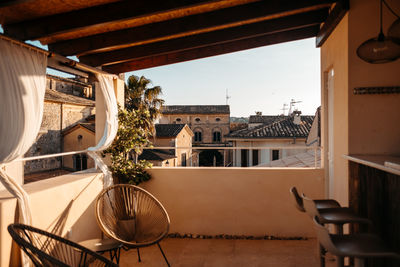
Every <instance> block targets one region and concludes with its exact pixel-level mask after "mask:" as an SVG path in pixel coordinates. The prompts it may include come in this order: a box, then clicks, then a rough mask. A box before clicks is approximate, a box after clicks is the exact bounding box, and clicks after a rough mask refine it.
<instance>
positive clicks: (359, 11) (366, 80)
mask: <svg viewBox="0 0 400 267" xmlns="http://www.w3.org/2000/svg"><path fill="white" fill-rule="evenodd" d="M388 3H389V4H390V5H391V7H392V8H393V9H394V10H395V11H400V1H388ZM383 12H384V13H383V19H384V20H383V30H384V32H385V33H386V32H387V29H388V28H389V26H390V25H391V24H392V23H393V21H394V20H395V19H396V18H395V17H394V16H393V15H392V14H391V13H390V12H389V11H388V10H387V9H386V8H385V6H384V7H383ZM378 31H379V1H365V0H353V1H351V9H350V12H349V40H350V42H349V153H351V154H392V155H393V154H397V155H398V154H399V153H400V138H399V136H400V125H399V121H400V94H387V95H354V94H353V93H352V90H353V88H355V87H362V86H379V87H380V86H399V85H400V60H397V61H394V62H391V63H386V64H369V63H366V62H364V61H362V60H361V59H360V58H358V56H357V55H356V50H357V47H358V46H359V45H360V44H361V43H362V42H364V41H366V40H368V39H370V38H372V37H376V36H377V35H378Z"/></svg>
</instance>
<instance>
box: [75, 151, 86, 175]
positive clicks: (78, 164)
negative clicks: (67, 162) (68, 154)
mask: <svg viewBox="0 0 400 267" xmlns="http://www.w3.org/2000/svg"><path fill="white" fill-rule="evenodd" d="M72 160H73V167H74V170H75V171H81V170H86V169H87V168H88V167H87V156H86V155H73V156H72Z"/></svg>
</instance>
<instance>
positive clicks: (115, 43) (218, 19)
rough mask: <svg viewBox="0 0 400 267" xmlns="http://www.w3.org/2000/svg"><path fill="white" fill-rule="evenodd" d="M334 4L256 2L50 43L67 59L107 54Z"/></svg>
mask: <svg viewBox="0 0 400 267" xmlns="http://www.w3.org/2000/svg"><path fill="white" fill-rule="evenodd" d="M332 2H334V1H333V0H271V1H262V2H255V3H250V4H247V5H241V6H237V7H231V8H226V9H222V10H217V11H213V12H209V13H204V14H198V15H192V16H188V17H184V18H179V19H173V20H170V21H165V22H158V23H153V24H149V25H143V26H139V27H134V28H130V29H125V30H119V31H113V32H108V33H103V34H97V35H93V36H87V37H83V38H78V39H75V40H69V41H63V42H57V43H53V44H49V49H50V50H51V51H54V52H56V53H59V54H61V55H65V56H70V55H83V54H88V53H96V52H104V51H107V50H115V49H121V48H125V47H129V46H134V45H140V44H145V43H151V42H157V41H162V40H167V39H173V38H180V37H184V36H189V35H194V34H199V33H204V32H209V31H214V30H220V29H223V28H228V27H235V26H239V25H244V24H248V23H254V22H259V21H263V20H269V19H275V18H278V17H284V16H289V15H294V14H298V13H304V12H309V11H312V10H317V9H321V8H326V7H329V6H330V5H331V3H332Z"/></svg>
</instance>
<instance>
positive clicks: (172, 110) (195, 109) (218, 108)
mask: <svg viewBox="0 0 400 267" xmlns="http://www.w3.org/2000/svg"><path fill="white" fill-rule="evenodd" d="M162 114H230V110H229V105H194V106H193V105H181V106H163V107H162Z"/></svg>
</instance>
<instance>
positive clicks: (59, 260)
mask: <svg viewBox="0 0 400 267" xmlns="http://www.w3.org/2000/svg"><path fill="white" fill-rule="evenodd" d="M7 229H8V232H9V233H10V235H11V237H12V238H13V240H14V241H15V242H16V243H17V244H18V246H19V247H20V248H21V249H22V250H23V251H24V252H25V253H26V254H27V255H28V256H29V258H30V259H31V260H32V262H33V264H34V265H35V266H60V267H68V266H73V267H75V266H79V267H81V266H89V265H90V266H106V267H117V266H118V265H117V264H115V263H113V262H111V261H110V260H108V259H106V258H104V257H103V256H101V255H99V254H97V253H95V252H94V251H91V250H89V249H87V248H85V247H83V246H81V245H79V244H77V243H75V242H72V241H70V240H68V239H65V238H62V237H60V236H57V235H54V234H52V233H49V232H46V231H43V230H40V229H38V228H35V227H32V226H29V225H24V224H18V223H15V224H10V225H9V226H8V228H7ZM39 237H42V238H45V241H43V246H42V247H41V248H39V247H38V244H35V243H37V241H35V240H38V238H39ZM52 242H53V243H52ZM50 244H52V245H53V246H52V251H53V252H55V251H57V253H53V254H52V253H51V252H52V251H48V252H45V251H44V250H45V249H49V248H50V247H51V246H50ZM59 246H65V247H64V248H67V249H68V250H69V251H68V252H69V254H68V255H65V254H64V255H62V254H60V253H59V252H60V249H58V248H59ZM64 252H66V251H64ZM75 253H77V254H76V255H75V256H79V261H78V263H77V264H74V265H70V264H71V263H70V262H67V259H70V260H71V262H75V260H74V259H72V258H71V257H73V256H74V254H75Z"/></svg>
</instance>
